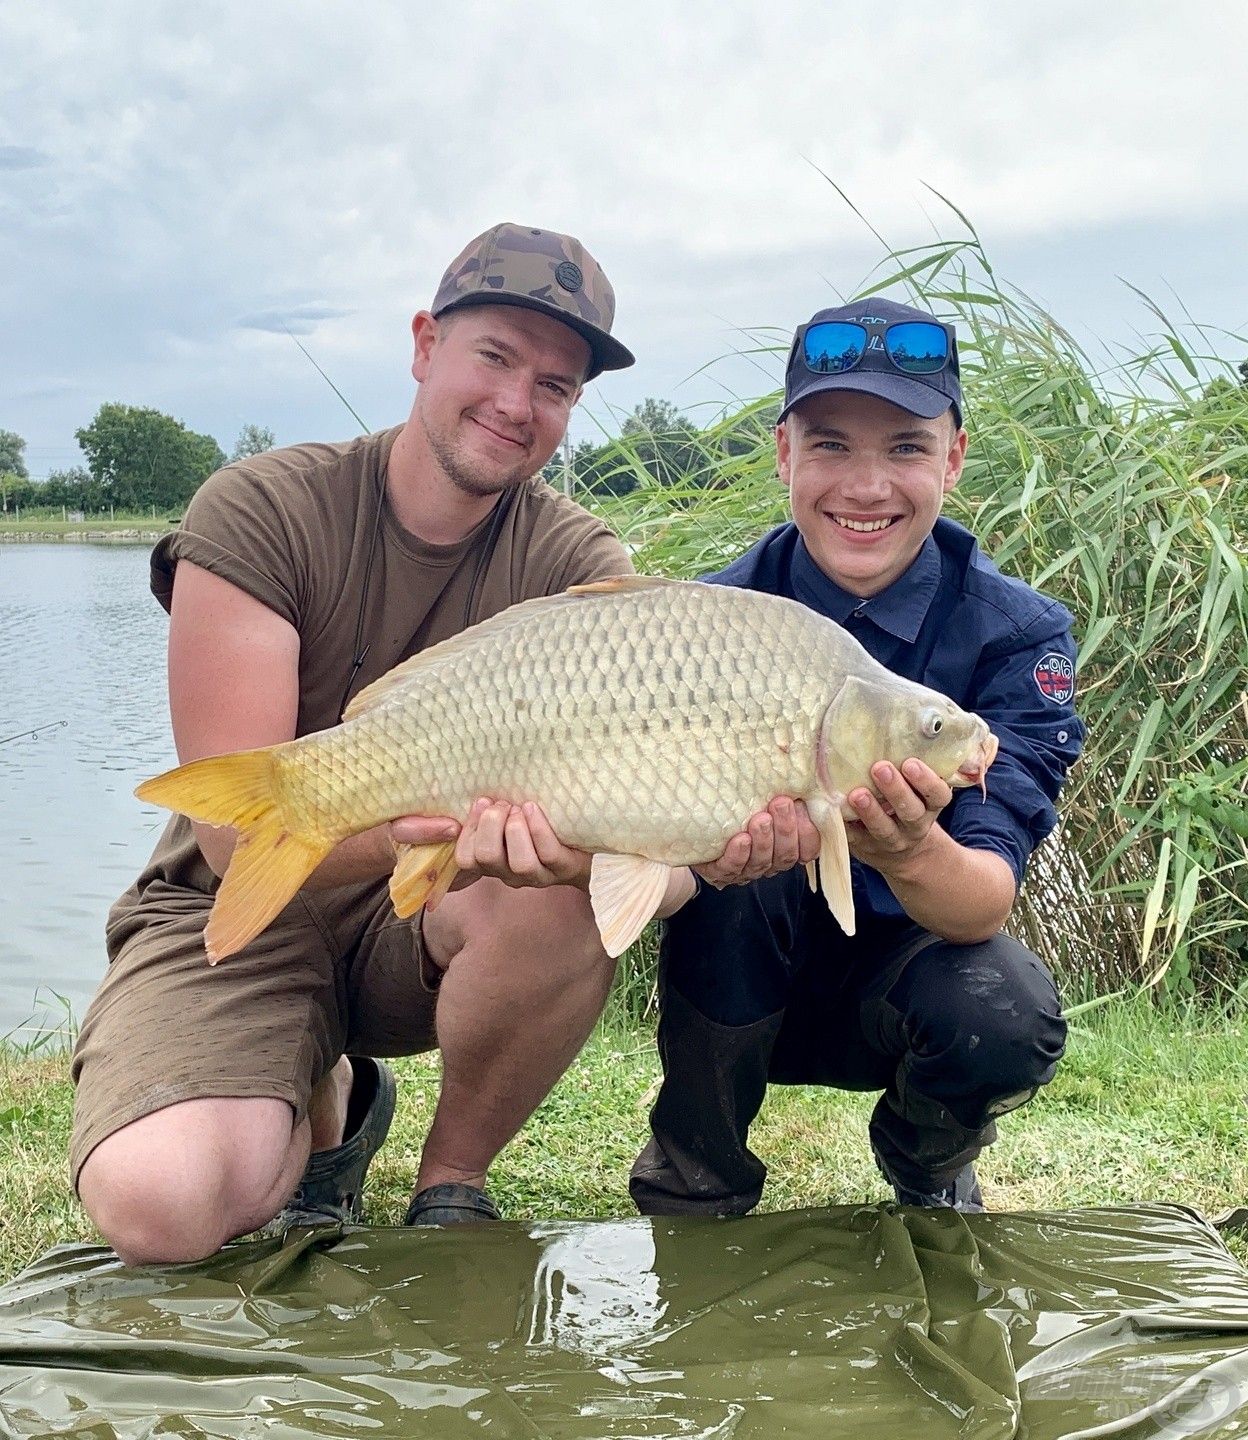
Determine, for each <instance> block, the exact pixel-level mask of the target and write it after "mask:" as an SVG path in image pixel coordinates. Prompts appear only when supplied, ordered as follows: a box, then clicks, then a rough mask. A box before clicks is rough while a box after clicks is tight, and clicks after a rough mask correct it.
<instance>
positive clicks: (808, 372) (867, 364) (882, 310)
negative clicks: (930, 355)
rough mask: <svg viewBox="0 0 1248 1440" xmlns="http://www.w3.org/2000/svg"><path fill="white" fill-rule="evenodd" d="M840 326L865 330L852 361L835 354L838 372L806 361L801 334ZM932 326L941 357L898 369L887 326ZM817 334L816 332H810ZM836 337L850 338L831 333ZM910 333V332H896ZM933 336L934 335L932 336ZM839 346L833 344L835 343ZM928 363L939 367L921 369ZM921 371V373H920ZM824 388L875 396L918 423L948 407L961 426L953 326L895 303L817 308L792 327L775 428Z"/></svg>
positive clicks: (873, 300) (878, 301)
mask: <svg viewBox="0 0 1248 1440" xmlns="http://www.w3.org/2000/svg"><path fill="white" fill-rule="evenodd" d="M838 322H839V323H842V324H846V325H848V326H851V327H852V326H861V327H865V329H866V332H867V334H866V338H865V344H862V345H860V347H859V348H860V350H861V354H860V355H859V356H858V357H857V358H856V359H855V358H854V352H852V351H850V352H848V354H847V355H838V356H837V357H835V358H836V363H837V365H838V366H841V365H844V366H845V368H838V369H836V370H834V371H826V370H823V369H819V368H815V367H814V366H813V365H812V364H810V363H808V361H807V356H806V346H805V336H806V333H807V332H808V331H811V330H813V329H814V327H815V326H817V325H823V324H833V325H835V324H837V323H838ZM914 324H919V325H923V326H932V325H935V326H938V327H939V328H941V329H943V330H944V331H945V333H946V336H947V358H946V359H944V361H943V363H941V362H940V360H939V359H937V360H935V361H932V360H930V359H925V360H923V361H922V362H921V363H922V367H923V369H920V370H918V371H916V370H908V369H903V368H901V366H902V365H905V364H906V363H907V362H908V359H909V357H907V356H905V355H904V354H901V353H900V352H899V359H900V364H899V363H898V362H897V361H894V360H893V359H892V358H891V357H890V353H889V337H888V332H889V328H890V327H892V326H895V325H897V326H901V325H914ZM816 333H819V332H816ZM829 333H832V334H835V335H839V334H841V333H843V334H845V335H851V334H853V331H852V330H848V329H847V330H846V331H844V332H837V331H831V332H829ZM896 333H898V334H907V333H910V334H913V333H916V332H901V331H899V332H896ZM937 338H939V337H937ZM838 343H839V342H838ZM931 364H937V365H938V366H939V368H935V369H927V368H926V367H927V366H929V365H931ZM924 370H926V373H924ZM827 390H857V391H859V392H861V393H862V394H865V395H878V396H879V398H880V399H881V400H887V401H889V402H890V403H891V404H893V405H897V406H899V407H900V408H901V409H902V410H907V411H909V412H910V414H911V415H919V416H921V417H922V418H923V419H924V420H935V419H936V417H937V416H938V415H943V414H944V413H945V411H946V410H948V409H949V407H950V406H952V407H953V415H954V419H955V420H956V421H957V423H958V425H959V426H961V424H962V385H961V381H960V379H959V372H958V343H957V339H956V337H955V335H954V331H953V327H952V326H951V325H946V324H945V323H944V321H941V320H937V319H936V317H935V316H934V315H929V314H928V313H927V311H925V310H916V309H914V307H913V306H910V305H899V304H898V303H897V302H896V301H895V300H881V299H880V298H879V297H872V298H871V299H869V300H855V301H853V302H852V303H851V304H849V305H838V306H836V307H835V308H834V309H832V310H819V311H817V312H816V313H815V314H814V315H812V316H811V317H810V319H809V320H808V321H807V322H806V324H805V325H801V326H799V327H798V329H797V333H796V334H795V335H794V337H793V346H792V349H791V350H790V352H789V364H788V368H787V369H786V371H785V375H784V409H783V410H781V411H780V415H779V418H778V420H777V424H778V423H779V421H780V420H783V419H784V417H785V416H786V415H787V414H788V413H789V411H790V410H792V408H793V407H794V405H797V404H799V403H800V402H801V401H802V400H805V399H806V397H807V396H809V395H821V394H823V393H824V392H825V391H827Z"/></svg>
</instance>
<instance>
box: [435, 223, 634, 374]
mask: <svg viewBox="0 0 1248 1440" xmlns="http://www.w3.org/2000/svg"><path fill="white" fill-rule="evenodd" d="M465 305H520V306H523V307H525V308H526V309H529V310H540V311H542V312H543V314H546V315H553V316H554V318H555V319H556V320H562V321H563V322H564V324H565V325H570V326H571V327H572V329H573V330H575V331H576V332H577V334H578V335H583V336H584V337H585V340H586V341H587V342H588V344H589V348H590V350H591V352H592V355H593V358H592V360H591V362H590V367H589V374H588V375H587V376H586V377H585V378H586V379H587V380H592V379H593V378H594V376H595V375H599V374H601V373H602V371H604V370H623V369H624V368H625V367H626V366H628V365H632V364H633V363H634V358H635V357H634V356H633V354H632V352H631V351H629V350H626V349H625V348H624V346H623V345H621V344H620V342H619V341H618V340H613V339H612V338H611V322H612V321H613V320H614V319H615V291H614V290H613V289H612V288H611V282H610V281H609V280H608V279H607V277H606V276H605V275H604V274H603V273H602V267H601V266H600V265H599V264H598V262H597V260H595V259H594V257H593V256H592V255H591V254H590V253H589V251H588V250H586V248H585V247H584V245H582V244H581V242H580V241H579V240H576V239H574V238H573V237H572V236H571V235H560V234H559V233H558V232H557V231H554V230H535V229H533V228H532V227H531V226H529V225H511V224H506V223H504V224H502V225H493V226H491V227H490V229H488V230H487V231H486V232H485V234H484V235H478V236H477V238H476V239H475V240H473V241H471V242H470V243H469V244H468V245H467V246H466V247H465V249H464V251H463V253H462V254H460V255H458V256H457V257H456V258H455V259H454V260H453V261H452V262H451V264H450V266H449V267H448V268H447V271H446V274H445V275H443V277H442V282H441V284H440V285H439V286H438V293H437V294H436V295H435V296H434V297H433V304H432V305H430V307H429V310H430V312H431V313H432V314H433V315H434V316H435V317H436V316H438V315H441V314H443V313H444V312H445V311H447V310H452V309H460V308H462V307H463V306H465Z"/></svg>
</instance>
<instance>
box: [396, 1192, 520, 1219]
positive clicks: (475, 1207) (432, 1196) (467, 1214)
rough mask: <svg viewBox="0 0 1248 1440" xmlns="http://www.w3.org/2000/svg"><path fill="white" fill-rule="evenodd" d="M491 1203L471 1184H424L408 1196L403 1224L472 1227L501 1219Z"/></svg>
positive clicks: (487, 1197) (486, 1196)
mask: <svg viewBox="0 0 1248 1440" xmlns="http://www.w3.org/2000/svg"><path fill="white" fill-rule="evenodd" d="M501 1219H502V1216H501V1215H499V1213H498V1209H497V1207H496V1206H495V1204H494V1202H493V1200H491V1199H490V1197H489V1196H488V1195H487V1194H486V1193H485V1191H484V1190H478V1189H477V1187H476V1186H475V1185H452V1184H446V1185H428V1186H426V1187H425V1189H423V1190H418V1191H417V1192H416V1193H415V1195H413V1196H412V1201H411V1204H410V1205H409V1206H408V1207H407V1214H406V1215H405V1216H404V1217H403V1223H404V1225H475V1224H479V1223H480V1222H481V1221H483V1220H501Z"/></svg>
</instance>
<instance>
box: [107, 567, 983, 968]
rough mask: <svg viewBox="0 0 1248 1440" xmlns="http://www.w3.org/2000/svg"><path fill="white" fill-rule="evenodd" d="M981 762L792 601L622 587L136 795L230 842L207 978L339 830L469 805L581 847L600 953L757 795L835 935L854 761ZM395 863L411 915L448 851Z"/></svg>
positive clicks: (404, 909) (720, 843) (962, 774)
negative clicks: (485, 806) (791, 806)
mask: <svg viewBox="0 0 1248 1440" xmlns="http://www.w3.org/2000/svg"><path fill="white" fill-rule="evenodd" d="M996 750H997V742H996V739H995V737H994V736H993V735H992V734H991V732H990V731H989V729H988V727H987V725H986V724H985V723H984V722H983V720H981V719H980V718H979V717H978V716H976V715H970V714H967V713H966V712H965V711H963V710H960V709H959V708H958V707H957V706H956V705H955V704H954V703H953V701H952V700H949V699H947V698H946V697H945V696H943V695H940V694H937V693H936V692H935V691H933V690H928V689H925V688H924V687H923V686H921V685H916V684H914V683H913V682H911V681H909V680H903V679H901V678H899V677H898V676H896V675H893V674H891V673H890V672H889V671H887V670H885V669H884V667H883V666H882V665H879V664H877V662H876V661H874V660H873V659H872V658H871V657H870V656H869V655H868V654H867V653H866V651H865V650H863V648H862V647H861V646H860V645H859V644H858V642H857V641H856V640H854V639H853V637H852V636H850V635H849V634H848V633H847V632H846V631H845V630H844V629H843V628H842V627H841V626H840V625H837V624H835V623H834V622H833V621H831V620H827V619H825V618H824V617H823V616H821V615H818V614H816V613H815V612H814V611H813V610H809V609H807V608H806V607H805V606H804V605H799V604H797V603H796V602H795V601H792V600H785V599H782V598H780V597H777V596H774V595H761V594H758V593H756V592H754V591H749V590H737V589H730V588H727V587H724V586H719V585H703V584H698V583H696V582H682V581H675V580H659V579H654V578H650V577H644V576H624V577H620V578H618V579H614V580H606V581H601V582H599V583H597V584H593V585H581V586H576V587H575V588H573V589H571V590H569V591H567V592H566V593H564V594H562V595H553V596H547V597H543V598H539V599H536V600H527V601H524V602H523V603H522V604H519V605H514V606H512V607H511V609H509V610H505V611H503V612H502V613H501V614H499V615H495V616H494V617H493V618H492V619H489V620H486V621H484V622H483V623H482V624H480V625H475V626H473V627H472V628H471V629H469V630H466V631H464V632H463V634H461V635H457V636H455V637H454V638H452V639H450V640H446V641H444V642H443V643H442V644H440V645H435V646H433V647H431V648H430V649H428V650H424V651H422V652H421V653H420V654H418V655H415V656H413V657H412V658H411V659H410V660H406V661H404V662H403V663H402V664H400V665H397V666H396V667H395V668H394V669H393V670H391V671H389V672H388V673H387V674H385V675H383V676H382V677H381V679H379V680H377V681H375V682H374V683H373V684H372V685H370V686H368V687H367V688H366V689H365V690H362V691H361V692H360V693H359V694H358V695H357V696H356V697H355V699H354V700H352V702H351V704H350V705H349V706H348V707H347V709H346V711H345V712H344V716H343V722H342V724H340V725H337V726H335V727H334V728H332V729H330V730H322V731H319V732H317V733H316V734H312V735H305V736H303V737H302V738H300V739H298V740H290V741H286V742H284V743H283V744H280V745H271V746H268V747H267V748H265V749H262V750H244V751H240V752H238V753H236V754H232V755H221V756H217V757H215V758H212V759H205V760H196V761H194V762H192V763H191V764H189V765H183V766H181V767H180V768H178V769H176V770H171V771H168V772H167V773H166V774H164V775H160V776H157V777H156V778H155V779H153V780H148V781H146V782H145V783H144V784H142V785H140V786H139V788H138V791H137V792H136V793H137V794H138V796H139V797H140V799H143V800H150V801H154V802H155V803H157V804H159V805H165V806H168V808H169V809H171V810H178V811H181V812H182V813H183V814H184V815H189V816H190V817H191V818H192V819H195V820H202V821H206V822H208V823H210V824H213V825H230V826H233V827H234V828H235V829H237V831H238V832H239V836H238V843H237V845H236V846H235V849H234V853H233V857H232V858H231V861H230V865H229V868H228V870H227V871H226V875H225V878H224V879H223V880H222V882H221V887H220V889H219V890H218V892H217V897H216V902H215V904H214V905H213V909H212V914H211V916H210V917H209V921H208V925H207V928H206V930H205V932H204V943H205V947H206V949H207V952H208V958H209V959H210V960H212V961H216V960H219V959H221V958H223V957H224V956H226V955H232V954H233V953H234V952H235V951H237V950H240V949H242V947H243V946H244V945H246V944H247V943H248V941H249V940H251V939H252V938H254V937H255V936H256V935H258V934H259V933H260V931H261V930H263V929H264V927H265V926H266V925H267V924H268V923H269V922H270V921H271V920H272V919H273V918H274V916H275V915H277V913H278V911H280V910H281V909H282V908H283V906H285V905H286V904H287V902H288V901H289V900H290V899H291V898H292V896H293V895H294V894H295V892H296V891H297V890H298V889H299V887H300V886H301V885H302V884H303V882H304V881H305V880H306V879H307V877H308V876H309V875H310V874H311V873H312V871H313V870H314V869H315V868H316V867H317V865H318V864H320V862H321V861H322V860H323V859H324V858H325V856H326V855H328V854H329V852H330V851H331V850H332V849H333V848H334V846H335V845H337V844H338V843H339V842H340V841H342V840H345V839H346V838H347V837H348V836H350V835H354V834H356V833H358V832H359V831H361V830H365V829H368V828H369V827H370V826H373V825H377V824H379V823H381V822H382V821H384V820H390V819H393V818H394V817H396V816H399V815H447V816H451V817H453V818H455V819H458V820H463V819H464V818H465V817H466V816H467V814H468V811H469V808H470V806H471V804H472V802H473V800H474V799H475V798H476V797H477V796H481V795H485V796H489V797H491V798H492V799H494V800H505V801H510V802H512V803H514V804H520V803H523V802H524V801H526V800H533V801H536V802H537V803H538V804H540V805H541V807H542V808H543V809H544V810H545V812H546V814H547V815H548V816H549V818H550V822H551V825H552V827H553V828H554V831H555V833H556V834H557V835H558V836H559V838H560V839H561V840H562V841H563V843H564V844H566V845H571V846H576V847H578V848H580V849H584V850H588V851H591V852H593V856H594V858H593V862H592V870H591V878H590V898H591V901H592V904H593V910H594V916H595V919H596V921H597V923H598V929H599V932H600V934H601V936H602V941H603V944H604V946H605V947H606V950H607V952H608V954H610V955H619V954H621V953H622V952H623V951H624V950H625V949H626V948H627V947H628V945H630V944H631V943H632V941H633V940H634V939H636V937H637V936H638V935H639V934H640V932H641V930H642V929H643V927H644V926H645V924H646V922H647V921H648V920H649V919H650V918H651V916H652V915H653V914H654V912H655V910H656V909H657V908H658V906H659V904H660V902H661V900H662V898H663V894H664V891H665V889H666V886H667V882H668V877H669V874H670V870H671V867H673V866H677V865H687V864H698V863H701V862H704V861H708V860H713V859H715V858H716V857H717V856H719V855H720V854H721V853H722V852H723V849H724V846H725V845H726V843H727V842H728V840H729V839H730V838H731V837H732V836H733V835H734V834H736V833H737V831H739V830H740V829H742V827H743V826H744V824H745V822H746V820H747V819H748V818H749V816H750V815H752V814H754V813H755V811H758V810H761V809H763V808H764V807H765V806H766V804H767V802H768V801H769V800H771V799H772V797H773V796H776V795H791V796H793V797H794V798H796V799H800V800H804V801H805V803H806V807H807V809H808V810H809V812H810V816H811V819H812V820H813V821H814V823H815V825H816V826H817V827H818V829H819V833H820V837H821V840H822V848H821V851H820V855H819V877H820V883H821V885H822V889H823V893H824V895H825V896H826V898H827V901H828V904H829V906H830V908H831V910H832V913H833V914H834V915H835V916H836V918H837V920H838V921H839V922H840V925H841V927H842V928H843V929H844V931H845V932H846V934H849V935H852V934H853V933H854V906H853V898H852V893H851V889H850V870H849V849H848V844H847V837H846V831H845V820H844V816H845V815H850V816H852V814H853V811H852V810H851V809H849V807H848V805H847V802H846V798H845V797H846V795H847V793H848V792H849V791H851V790H853V789H854V788H855V787H856V786H859V785H866V786H868V787H871V779H870V774H869V770H870V766H871V765H872V764H873V763H875V762H876V761H879V760H890V761H892V763H893V764H894V765H900V764H901V763H902V762H903V761H904V760H905V759H906V758H907V757H909V756H912V755H913V756H915V757H917V758H918V759H920V760H922V761H924V762H925V763H926V764H928V765H929V766H931V768H932V769H933V770H935V771H936V772H937V773H938V774H939V775H941V776H942V777H943V778H944V779H945V780H947V781H948V782H949V783H950V784H951V785H954V786H965V785H970V784H978V785H980V786H981V788H982V787H983V784H984V772H985V771H986V770H987V768H988V766H989V765H990V764H991V763H992V760H993V758H994V757H995V755H996ZM871 788H873V787H871ZM400 851H401V853H400V857H399V859H398V862H397V864H396V866H395V870H394V874H393V876H392V877H391V881H390V893H391V895H392V897H393V900H394V907H395V910H396V912H397V913H398V914H399V915H411V914H414V913H415V912H416V911H417V910H418V909H419V908H420V906H421V905H423V904H426V903H430V904H433V903H436V902H437V901H438V900H440V899H441V897H442V896H443V895H445V893H446V891H447V889H448V887H449V886H450V884H451V881H452V880H453V879H454V877H455V874H456V869H457V867H456V864H455V859H454V855H455V845H454V842H453V841H450V842H447V843H445V844H441V845H429V846H402V847H400ZM808 873H809V876H810V881H811V885H812V887H813V886H814V884H815V871H814V867H813V866H811V867H809V870H808Z"/></svg>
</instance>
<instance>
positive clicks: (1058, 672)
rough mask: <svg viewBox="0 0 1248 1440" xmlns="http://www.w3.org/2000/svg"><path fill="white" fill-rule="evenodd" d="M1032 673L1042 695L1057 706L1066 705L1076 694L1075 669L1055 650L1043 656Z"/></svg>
mask: <svg viewBox="0 0 1248 1440" xmlns="http://www.w3.org/2000/svg"><path fill="white" fill-rule="evenodd" d="M1031 673H1032V675H1033V676H1034V677H1035V681H1036V688H1037V689H1038V690H1039V691H1040V693H1041V695H1043V696H1044V698H1045V699H1046V700H1052V701H1053V703H1054V704H1055V705H1065V704H1066V702H1067V701H1068V700H1070V699H1071V697H1072V696H1073V695H1074V693H1075V667H1074V666H1073V665H1072V664H1071V663H1070V661H1069V660H1068V659H1067V658H1066V656H1065V655H1059V654H1058V653H1057V652H1056V651H1055V650H1050V651H1049V653H1048V654H1047V655H1042V656H1041V657H1040V659H1039V660H1037V661H1036V668H1035V669H1034V670H1033V671H1032V672H1031Z"/></svg>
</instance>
